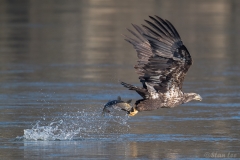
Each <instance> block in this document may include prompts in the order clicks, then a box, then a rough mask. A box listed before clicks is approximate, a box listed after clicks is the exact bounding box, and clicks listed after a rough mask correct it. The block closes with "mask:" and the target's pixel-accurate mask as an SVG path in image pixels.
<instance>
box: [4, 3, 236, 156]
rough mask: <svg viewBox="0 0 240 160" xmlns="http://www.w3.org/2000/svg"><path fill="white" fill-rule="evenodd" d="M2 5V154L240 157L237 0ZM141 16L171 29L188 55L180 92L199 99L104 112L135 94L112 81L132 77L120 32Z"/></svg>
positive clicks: (130, 54)
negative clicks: (154, 107) (113, 102)
mask: <svg viewBox="0 0 240 160" xmlns="http://www.w3.org/2000/svg"><path fill="white" fill-rule="evenodd" d="M0 8H1V9H0V54H1V58H0V75H1V76H0V86H1V90H0V159H23V158H25V159H33V158H36V157H39V158H42V159H59V158H62V157H63V159H66V158H67V159H76V158H77V159H78V158H83V159H87V158H92V159H104V158H109V159H120V158H121V159H133V158H136V159H159V158H169V159H181V158H182V159H185V158H191V159H193V158H195V159H198V158H218V157H219V156H223V155H225V158H236V157H238V158H239V157H240V152H239V150H240V146H239V142H238V141H239V138H240V137H239V121H240V112H239V105H240V98H239V78H240V74H239V70H240V65H239V58H240V55H239V52H240V49H239V45H240V41H239V37H238V35H239V33H240V27H239V26H240V19H239V14H240V10H239V8H240V1H237V0H229V1H227V0H222V1H206V0H202V1H192V0H180V1H174V0H169V1H162V0H159V1H154V0H150V1H149V0H143V1H137V0H133V1H127V0H123V1H110V0H103V1H93V0H89V1H88V0H82V1H78V0H71V1H63V0H58V1H54V0H53V1H48V0H42V1H29V0H22V1H21V2H20V1H17V0H13V1H1V2H0ZM148 15H159V16H161V17H163V18H165V19H168V20H170V21H171V22H172V23H173V24H174V26H175V27H176V28H177V29H178V31H179V33H180V35H181V37H182V39H183V41H184V43H185V45H186V46H187V47H188V50H189V51H190V53H191V54H192V57H193V59H194V65H193V66H192V67H191V69H190V71H189V72H188V75H187V77H186V80H185V84H184V91H186V92H197V93H200V95H202V96H203V99H204V101H202V102H201V103H194V102H193V103H189V104H185V105H182V106H180V107H177V108H174V109H160V110H157V111H154V112H143V113H139V114H138V115H137V116H136V117H132V118H128V117H125V115H122V116H119V117H108V118H107V117H101V116H100V115H99V114H100V113H101V109H102V107H103V105H104V104H105V103H106V102H107V101H108V100H112V99H115V98H116V97H117V96H121V97H122V98H123V99H138V98H139V97H138V95H137V94H135V93H133V92H131V91H128V90H126V89H125V88H123V87H122V86H121V85H120V84H119V80H122V81H126V82H129V83H132V84H136V85H138V84H139V82H138V78H137V75H136V73H135V71H134V69H133V66H134V64H135V63H136V53H135V51H134V49H133V48H132V47H131V45H129V44H127V42H125V41H124V40H123V37H122V36H121V35H122V34H126V33H127V31H126V29H125V28H126V27H128V28H130V27H131V23H135V24H141V23H144V21H143V19H147V16H148ZM83 111H84V112H83ZM98 111H99V112H98ZM98 113H99V114H98ZM43 118H45V119H43ZM99 127H100V128H101V129H99ZM81 129H82V130H81ZM49 135H51V136H49ZM23 136H25V140H22V139H21V138H22V137H23ZM27 136H28V137H27ZM16 137H18V138H16ZM19 137H20V139H19ZM30 139H32V140H36V139H41V140H47V141H32V140H30ZM64 139H65V140H64ZM49 140H64V141H49ZM209 153H210V156H209V155H208V154H209ZM229 153H232V154H233V155H235V157H234V156H231V157H230V156H229V155H230V154H229Z"/></svg>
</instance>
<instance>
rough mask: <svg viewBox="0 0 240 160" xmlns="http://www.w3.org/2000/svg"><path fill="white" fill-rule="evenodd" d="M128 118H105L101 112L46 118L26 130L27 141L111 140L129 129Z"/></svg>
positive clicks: (117, 116)
mask: <svg viewBox="0 0 240 160" xmlns="http://www.w3.org/2000/svg"><path fill="white" fill-rule="evenodd" d="M128 118H129V117H128V116H127V115H126V114H124V115H116V114H108V115H106V116H103V115H102V114H101V113H100V112H99V111H94V112H85V111H78V112H75V113H65V114H64V115H62V116H58V117H55V118H54V119H51V120H47V119H48V118H46V117H44V118H43V119H42V120H39V121H37V122H36V124H34V125H33V127H32V129H25V130H24V135H23V138H24V139H25V140H43V141H51V140H82V139H87V138H90V139H99V138H109V136H110V135H111V134H112V133H115V134H116V135H117V134H119V133H121V132H125V131H127V130H128V129H129V125H128V124H127V120H128Z"/></svg>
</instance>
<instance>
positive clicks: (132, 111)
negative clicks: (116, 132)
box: [128, 107, 138, 116]
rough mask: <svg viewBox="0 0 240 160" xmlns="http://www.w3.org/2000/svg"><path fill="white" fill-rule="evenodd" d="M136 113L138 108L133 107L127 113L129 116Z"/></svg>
mask: <svg viewBox="0 0 240 160" xmlns="http://www.w3.org/2000/svg"><path fill="white" fill-rule="evenodd" d="M137 113H138V110H136V109H135V107H133V108H132V109H131V110H130V111H129V112H128V115H129V116H135V115H136V114H137Z"/></svg>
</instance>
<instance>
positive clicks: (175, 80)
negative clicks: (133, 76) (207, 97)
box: [121, 16, 202, 116]
mask: <svg viewBox="0 0 240 160" xmlns="http://www.w3.org/2000/svg"><path fill="white" fill-rule="evenodd" d="M149 17H150V19H151V20H152V22H150V21H148V20H145V21H146V22H147V24H148V25H149V26H146V25H142V27H143V28H141V27H139V26H137V25H134V24H133V27H134V28H135V29H136V31H137V32H134V31H132V30H130V29H128V31H129V32H130V33H132V34H133V35H134V36H135V38H130V37H128V36H125V37H126V39H125V40H126V41H128V42H129V43H131V44H132V45H133V47H134V48H135V50H136V52H137V56H138V61H137V64H136V65H135V67H134V68H135V69H136V72H137V74H138V75H139V80H140V82H141V83H142V87H141V88H139V87H136V86H133V85H131V84H127V83H125V82H121V84H122V85H123V86H124V87H127V88H128V89H129V90H134V91H136V92H137V93H138V94H139V95H140V96H141V97H142V99H140V100H137V101H136V103H135V107H133V108H132V109H131V111H129V115H131V116H133V115H135V114H136V113H137V112H138V111H150V110H154V109H158V108H172V107H175V106H178V105H180V104H183V103H187V102H189V101H191V100H198V101H201V100H202V98H201V96H200V95H199V94H197V93H183V91H182V84H183V80H184V77H185V75H186V73H187V71H188V69H189V68H190V66H191V65H192V63H193V61H192V58H191V55H190V53H189V52H188V50H187V48H186V47H185V46H184V45H183V42H182V40H181V38H180V36H179V34H178V32H177V30H176V29H175V28H174V26H173V25H172V24H171V23H170V22H169V21H168V20H163V19H162V18H160V17H158V16H155V17H152V16H149Z"/></svg>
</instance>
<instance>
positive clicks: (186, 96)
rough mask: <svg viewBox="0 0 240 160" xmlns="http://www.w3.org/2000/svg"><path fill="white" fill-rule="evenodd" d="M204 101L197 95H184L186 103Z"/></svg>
mask: <svg viewBox="0 0 240 160" xmlns="http://www.w3.org/2000/svg"><path fill="white" fill-rule="evenodd" d="M192 100H195V101H202V97H201V96H200V95H199V94H197V93H184V103H187V102H189V101H192Z"/></svg>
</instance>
